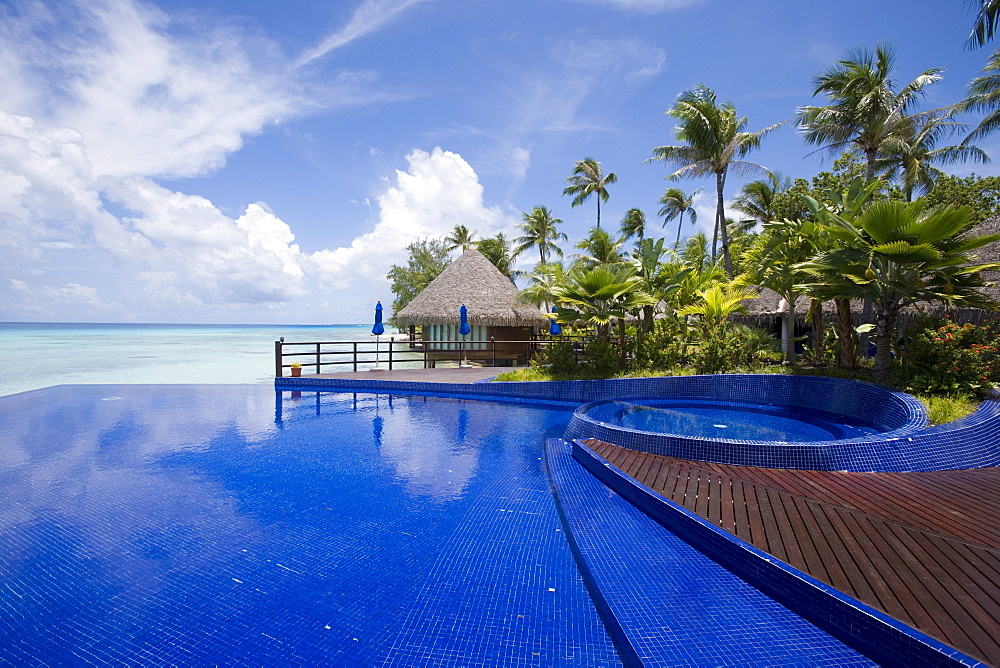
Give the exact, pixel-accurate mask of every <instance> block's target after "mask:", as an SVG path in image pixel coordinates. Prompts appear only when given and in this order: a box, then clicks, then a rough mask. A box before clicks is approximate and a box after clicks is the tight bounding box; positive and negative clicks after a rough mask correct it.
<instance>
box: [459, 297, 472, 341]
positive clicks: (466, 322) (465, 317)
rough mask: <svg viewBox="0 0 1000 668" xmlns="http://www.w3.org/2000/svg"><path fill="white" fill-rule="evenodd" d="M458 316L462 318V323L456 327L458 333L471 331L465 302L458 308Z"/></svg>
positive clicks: (463, 333) (462, 333) (463, 334)
mask: <svg viewBox="0 0 1000 668" xmlns="http://www.w3.org/2000/svg"><path fill="white" fill-rule="evenodd" d="M458 316H459V318H461V320H462V324H461V325H460V326H459V328H458V333H459V334H461V335H462V336H465V335H466V334H469V333H470V332H472V328H471V327H469V311H468V309H466V308H465V304H462V308H460V309H458Z"/></svg>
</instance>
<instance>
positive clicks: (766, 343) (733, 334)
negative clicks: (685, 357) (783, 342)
mask: <svg viewBox="0 0 1000 668" xmlns="http://www.w3.org/2000/svg"><path fill="white" fill-rule="evenodd" d="M780 357H781V351H780V343H778V341H777V340H776V339H775V338H774V337H773V336H771V334H770V333H769V332H767V331H765V330H763V329H760V328H759V327H747V326H746V325H734V324H732V323H728V322H721V323H714V324H708V325H706V326H704V327H703V328H701V330H700V340H699V341H698V344H697V346H695V348H694V350H693V351H692V353H691V357H690V362H691V364H692V365H693V366H694V368H695V369H696V370H697V371H698V373H709V374H710V373H727V372H729V371H734V370H736V369H755V368H757V367H759V366H761V365H762V364H763V363H765V362H774V361H777V360H779V359H780Z"/></svg>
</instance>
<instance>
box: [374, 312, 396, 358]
mask: <svg viewBox="0 0 1000 668" xmlns="http://www.w3.org/2000/svg"><path fill="white" fill-rule="evenodd" d="M372 334H374V335H375V369H378V370H379V371H381V370H382V368H381V367H380V366H379V359H378V337H380V336H382V335H383V334H385V327H383V326H382V302H381V301H379V303H377V304H375V326H374V327H372ZM390 362H391V360H390Z"/></svg>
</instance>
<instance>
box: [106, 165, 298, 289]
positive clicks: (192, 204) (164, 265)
mask: <svg viewBox="0 0 1000 668" xmlns="http://www.w3.org/2000/svg"><path fill="white" fill-rule="evenodd" d="M105 194H106V196H108V197H109V198H111V199H113V200H114V201H116V202H118V203H119V204H121V205H123V206H125V207H126V208H128V209H129V210H131V211H135V212H137V213H138V214H139V215H138V216H136V217H130V218H124V219H123V220H122V229H121V230H119V232H120V233H121V234H125V235H130V236H132V237H134V238H137V243H134V244H132V245H131V246H127V247H126V246H122V245H114V244H112V243H106V244H105V247H107V248H108V249H109V250H110V251H112V252H113V253H114V254H115V255H116V257H117V258H118V260H119V261H120V262H122V263H123V264H126V265H129V266H131V267H133V268H134V269H135V270H136V271H137V274H136V277H137V279H138V280H139V281H140V282H142V283H144V284H146V286H147V290H148V291H149V292H150V293H151V294H152V295H154V296H155V298H156V299H157V300H159V301H161V302H167V303H171V302H186V303H202V304H216V303H257V302H270V301H276V302H281V301H286V300H289V299H292V298H294V297H296V296H298V295H301V294H303V292H304V288H303V285H302V278H303V276H304V271H303V269H302V266H301V263H302V261H303V258H302V256H301V254H300V253H299V247H298V245H296V244H294V243H292V242H293V241H294V239H295V237H294V235H293V234H292V232H291V229H290V228H289V227H288V225H287V224H286V223H284V222H283V221H282V220H280V219H278V218H277V217H276V216H274V214H272V213H271V212H270V211H268V210H267V209H266V208H265V206H264V205H262V204H251V205H250V206H249V207H247V210H246V212H245V213H244V214H243V216H241V217H240V218H239V219H237V220H233V219H231V218H229V217H227V216H225V215H224V214H223V213H222V212H221V211H219V210H218V209H217V208H216V207H215V206H214V205H213V204H212V203H211V202H209V201H208V200H206V199H205V198H203V197H198V196H194V195H186V194H184V193H179V192H173V191H170V190H168V189H166V188H163V187H162V186H160V185H157V184H156V183H153V182H152V181H150V180H149V179H143V178H139V177H133V178H131V179H127V180H122V181H118V182H115V183H113V184H109V186H108V187H107V188H106V190H105Z"/></svg>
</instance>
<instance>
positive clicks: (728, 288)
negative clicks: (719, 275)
mask: <svg viewBox="0 0 1000 668" xmlns="http://www.w3.org/2000/svg"><path fill="white" fill-rule="evenodd" d="M756 296H757V293H756V292H755V291H754V290H752V289H750V288H748V287H745V286H738V285H736V286H734V285H727V284H725V283H716V284H714V285H711V286H709V287H707V288H705V289H704V290H699V291H698V300H697V302H696V303H694V304H691V305H690V306H686V307H685V308H682V309H681V310H679V311H678V312H677V315H697V316H701V321H702V323H704V324H705V325H718V324H721V323H723V322H725V321H726V320H727V319H728V318H729V316H730V315H732V314H734V313H744V312H746V307H745V306H744V305H743V302H744V301H745V300H747V299H753V298H754V297H756Z"/></svg>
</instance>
